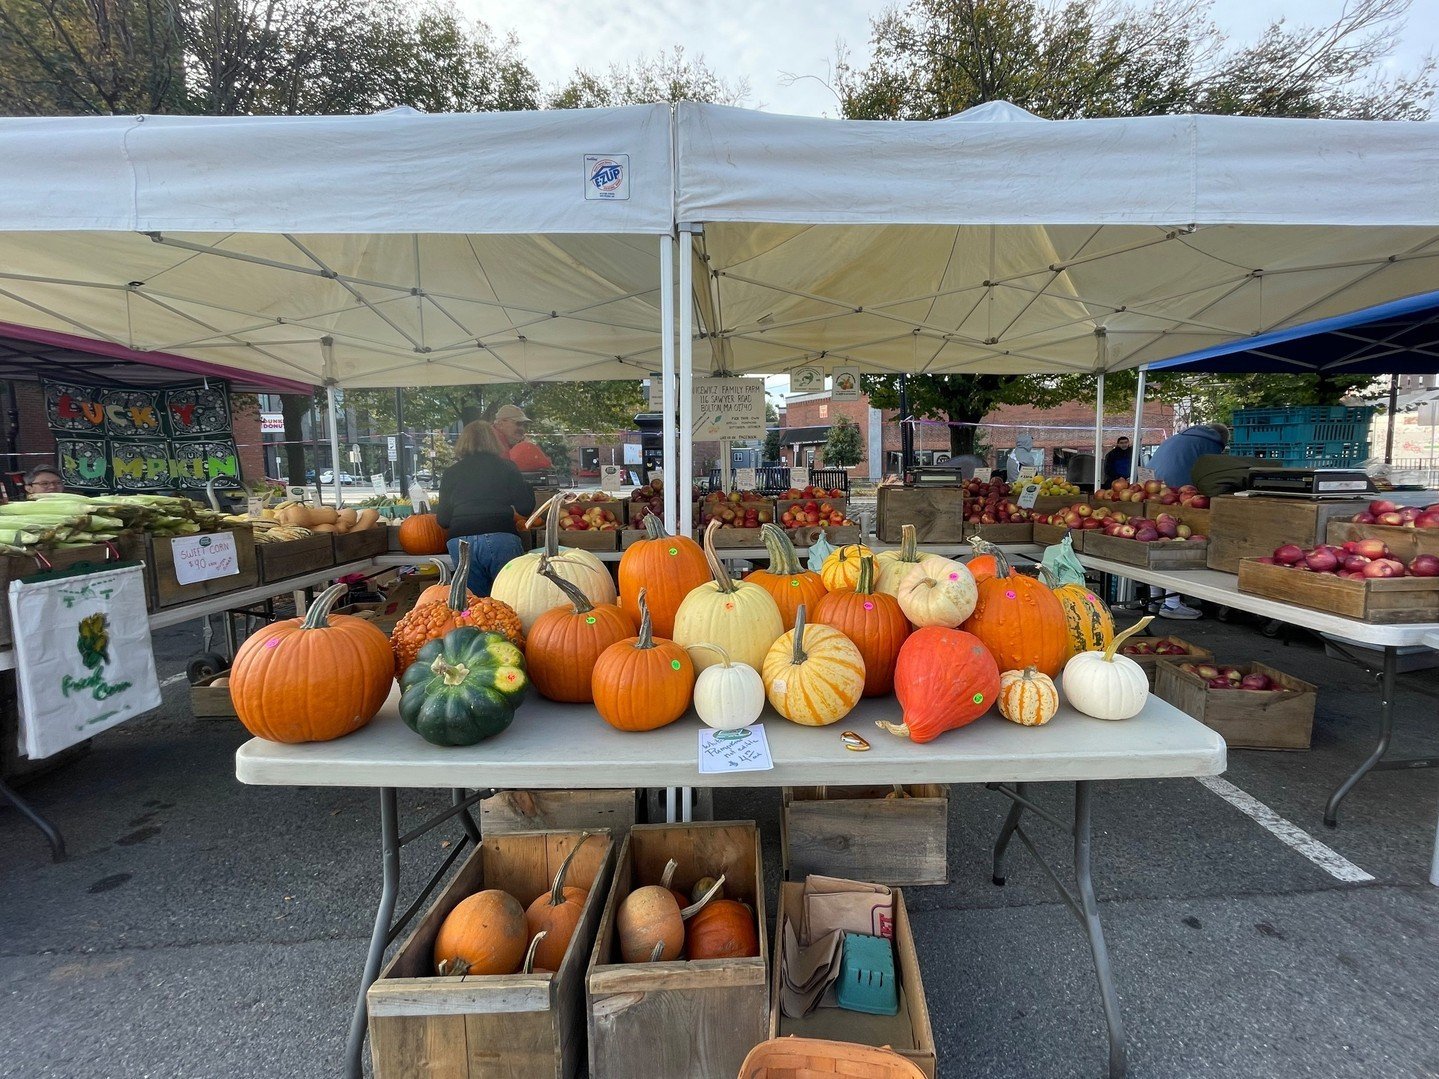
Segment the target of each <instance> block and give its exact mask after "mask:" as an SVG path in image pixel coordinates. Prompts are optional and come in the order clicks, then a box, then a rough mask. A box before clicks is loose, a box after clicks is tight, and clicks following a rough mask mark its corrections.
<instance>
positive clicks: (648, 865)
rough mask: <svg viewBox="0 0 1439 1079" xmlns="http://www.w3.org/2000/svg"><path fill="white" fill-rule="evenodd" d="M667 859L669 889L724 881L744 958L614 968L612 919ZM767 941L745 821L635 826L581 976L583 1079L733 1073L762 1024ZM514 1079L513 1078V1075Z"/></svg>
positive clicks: (758, 867) (759, 876)
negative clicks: (746, 932) (755, 950)
mask: <svg viewBox="0 0 1439 1079" xmlns="http://www.w3.org/2000/svg"><path fill="white" fill-rule="evenodd" d="M670 858H674V859H676V860H677V861H678V862H679V872H678V873H677V874H676V876H675V880H674V886H675V887H676V888H677V889H679V890H680V891H682V892H685V893H686V894H688V893H689V891H690V889H691V888H692V887H694V884H695V881H697V880H699V878H700V877H705V876H714V877H717V876H719V875H720V874H721V873H723V874H724V875H725V878H726V879H725V896H726V897H728V898H731V899H739V900H742V901H744V902H747V903H749V904H750V905H751V906H753V907H754V910H755V916H756V918H757V919H758V930H759V948H760V954H759V955H758V956H756V957H754V958H752V959H707V960H703V961H700V962H695V963H690V962H685V961H683V960H680V961H675V962H660V963H622V962H620V961H619V942H618V939H617V936H618V934H617V932H616V929H615V917H616V915H617V914H618V912H619V905H620V903H621V902H622V901H623V899H624V898H625V896H627V895H629V893H630V892H631V891H632V890H633V889H634V888H636V887H639V886H641V885H645V884H658V883H659V881H660V876H661V875H662V873H663V872H664V866H665V863H666V862H667V861H668V860H669V859H670ZM769 945H770V941H769V933H768V930H767V923H766V921H765V891H764V860H763V857H762V852H761V849H760V839H759V831H758V830H757V829H756V828H755V825H754V822H753V821H740V822H735V821H731V822H713V823H690V824H648V825H646V824H637V825H635V827H634V828H633V829H631V830H630V834H629V835H628V836H627V837H626V838H625V840H624V843H623V845H622V846H621V847H620V853H619V858H618V860H617V861H616V863H615V873H614V883H613V885H612V886H611V888H610V895H609V900H608V901H607V902H606V903H605V910H604V914H603V915H602V916H601V918H600V928H599V934H598V937H597V939H596V940H595V947H594V952H593V954H592V955H591V957H590V968H589V979H588V989H589V1035H590V1075H592V1076H596V1077H600V1076H606V1077H608V1076H613V1077H614V1079H620V1077H622V1076H623V1077H625V1079H628V1077H631V1076H636V1077H638V1076H656V1077H660V1076H664V1077H668V1076H716V1077H718V1076H730V1075H738V1074H739V1069H740V1065H741V1064H743V1063H744V1058H745V1054H747V1053H748V1052H749V1051H750V1049H752V1048H753V1047H754V1046H756V1045H758V1044H759V1043H760V1042H762V1041H764V1039H765V1032H766V1030H767V1029H768V1026H769V970H770V966H769ZM516 1074H519V1073H516Z"/></svg>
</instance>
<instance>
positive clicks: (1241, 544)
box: [1207, 495, 1369, 573]
mask: <svg viewBox="0 0 1439 1079" xmlns="http://www.w3.org/2000/svg"><path fill="white" fill-rule="evenodd" d="M1209 505H1210V509H1209V516H1210V529H1209V532H1208V533H1207V535H1208V536H1209V557H1208V562H1207V565H1208V566H1209V568H1210V569H1217V570H1223V571H1224V572H1225V573H1238V572H1239V562H1240V560H1241V559H1244V558H1261V557H1263V556H1265V555H1268V554H1272V553H1273V552H1274V548H1276V547H1279V546H1281V545H1283V544H1285V543H1297V544H1299V546H1301V547H1313V546H1314V545H1315V544H1316V543H1323V542H1324V537H1325V535H1326V533H1327V532H1328V528H1329V522H1330V521H1332V520H1334V519H1336V518H1348V517H1353V516H1354V515H1355V514H1356V513H1358V512H1359V511H1360V510H1362V509H1364V508H1366V507H1367V506H1368V505H1369V503H1368V502H1364V501H1350V500H1348V499H1345V500H1344V501H1342V502H1310V501H1308V500H1306V499H1302V498H1264V497H1262V496H1259V497H1253V498H1251V497H1249V496H1247V495H1220V496H1218V497H1217V498H1215V499H1214V501H1213V502H1211V503H1210V504H1209Z"/></svg>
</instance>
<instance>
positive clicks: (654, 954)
mask: <svg viewBox="0 0 1439 1079" xmlns="http://www.w3.org/2000/svg"><path fill="white" fill-rule="evenodd" d="M664 954H665V942H664V941H662V940H657V941H655V946H654V947H653V948H651V949H650V958H649V961H650V962H651V963H658V962H659V961H660V956H662V955H664Z"/></svg>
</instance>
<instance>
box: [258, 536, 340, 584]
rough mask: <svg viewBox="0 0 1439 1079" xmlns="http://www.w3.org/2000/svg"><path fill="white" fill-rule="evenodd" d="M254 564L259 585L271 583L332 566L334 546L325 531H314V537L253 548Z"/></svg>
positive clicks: (333, 562)
mask: <svg viewBox="0 0 1439 1079" xmlns="http://www.w3.org/2000/svg"><path fill="white" fill-rule="evenodd" d="M255 561H256V563H257V564H258V566H259V569H260V580H261V582H262V583H264V584H274V583H275V582H276V581H284V580H288V579H289V578H291V577H299V576H301V575H302V574H306V573H314V572H315V571H316V570H321V569H326V568H328V567H330V566H333V565H334V564H335V545H334V543H333V542H332V541H331V538H330V533H327V532H316V533H315V534H314V535H313V536H303V537H301V538H300V539H292V540H285V541H284V542H283V543H258V544H256V545H255Z"/></svg>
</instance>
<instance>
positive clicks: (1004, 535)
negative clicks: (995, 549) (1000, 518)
mask: <svg viewBox="0 0 1439 1079" xmlns="http://www.w3.org/2000/svg"><path fill="white" fill-rule="evenodd" d="M976 536H983V537H984V538H985V539H987V540H988V541H989V542H990V543H1033V542H1034V525H1032V524H1030V523H1029V522H1028V521H1025V522H1023V523H1022V524H997V525H978V524H973V523H971V522H969V521H966V522H964V538H965V539H966V540H972V539H974V538H975V537H976Z"/></svg>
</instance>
